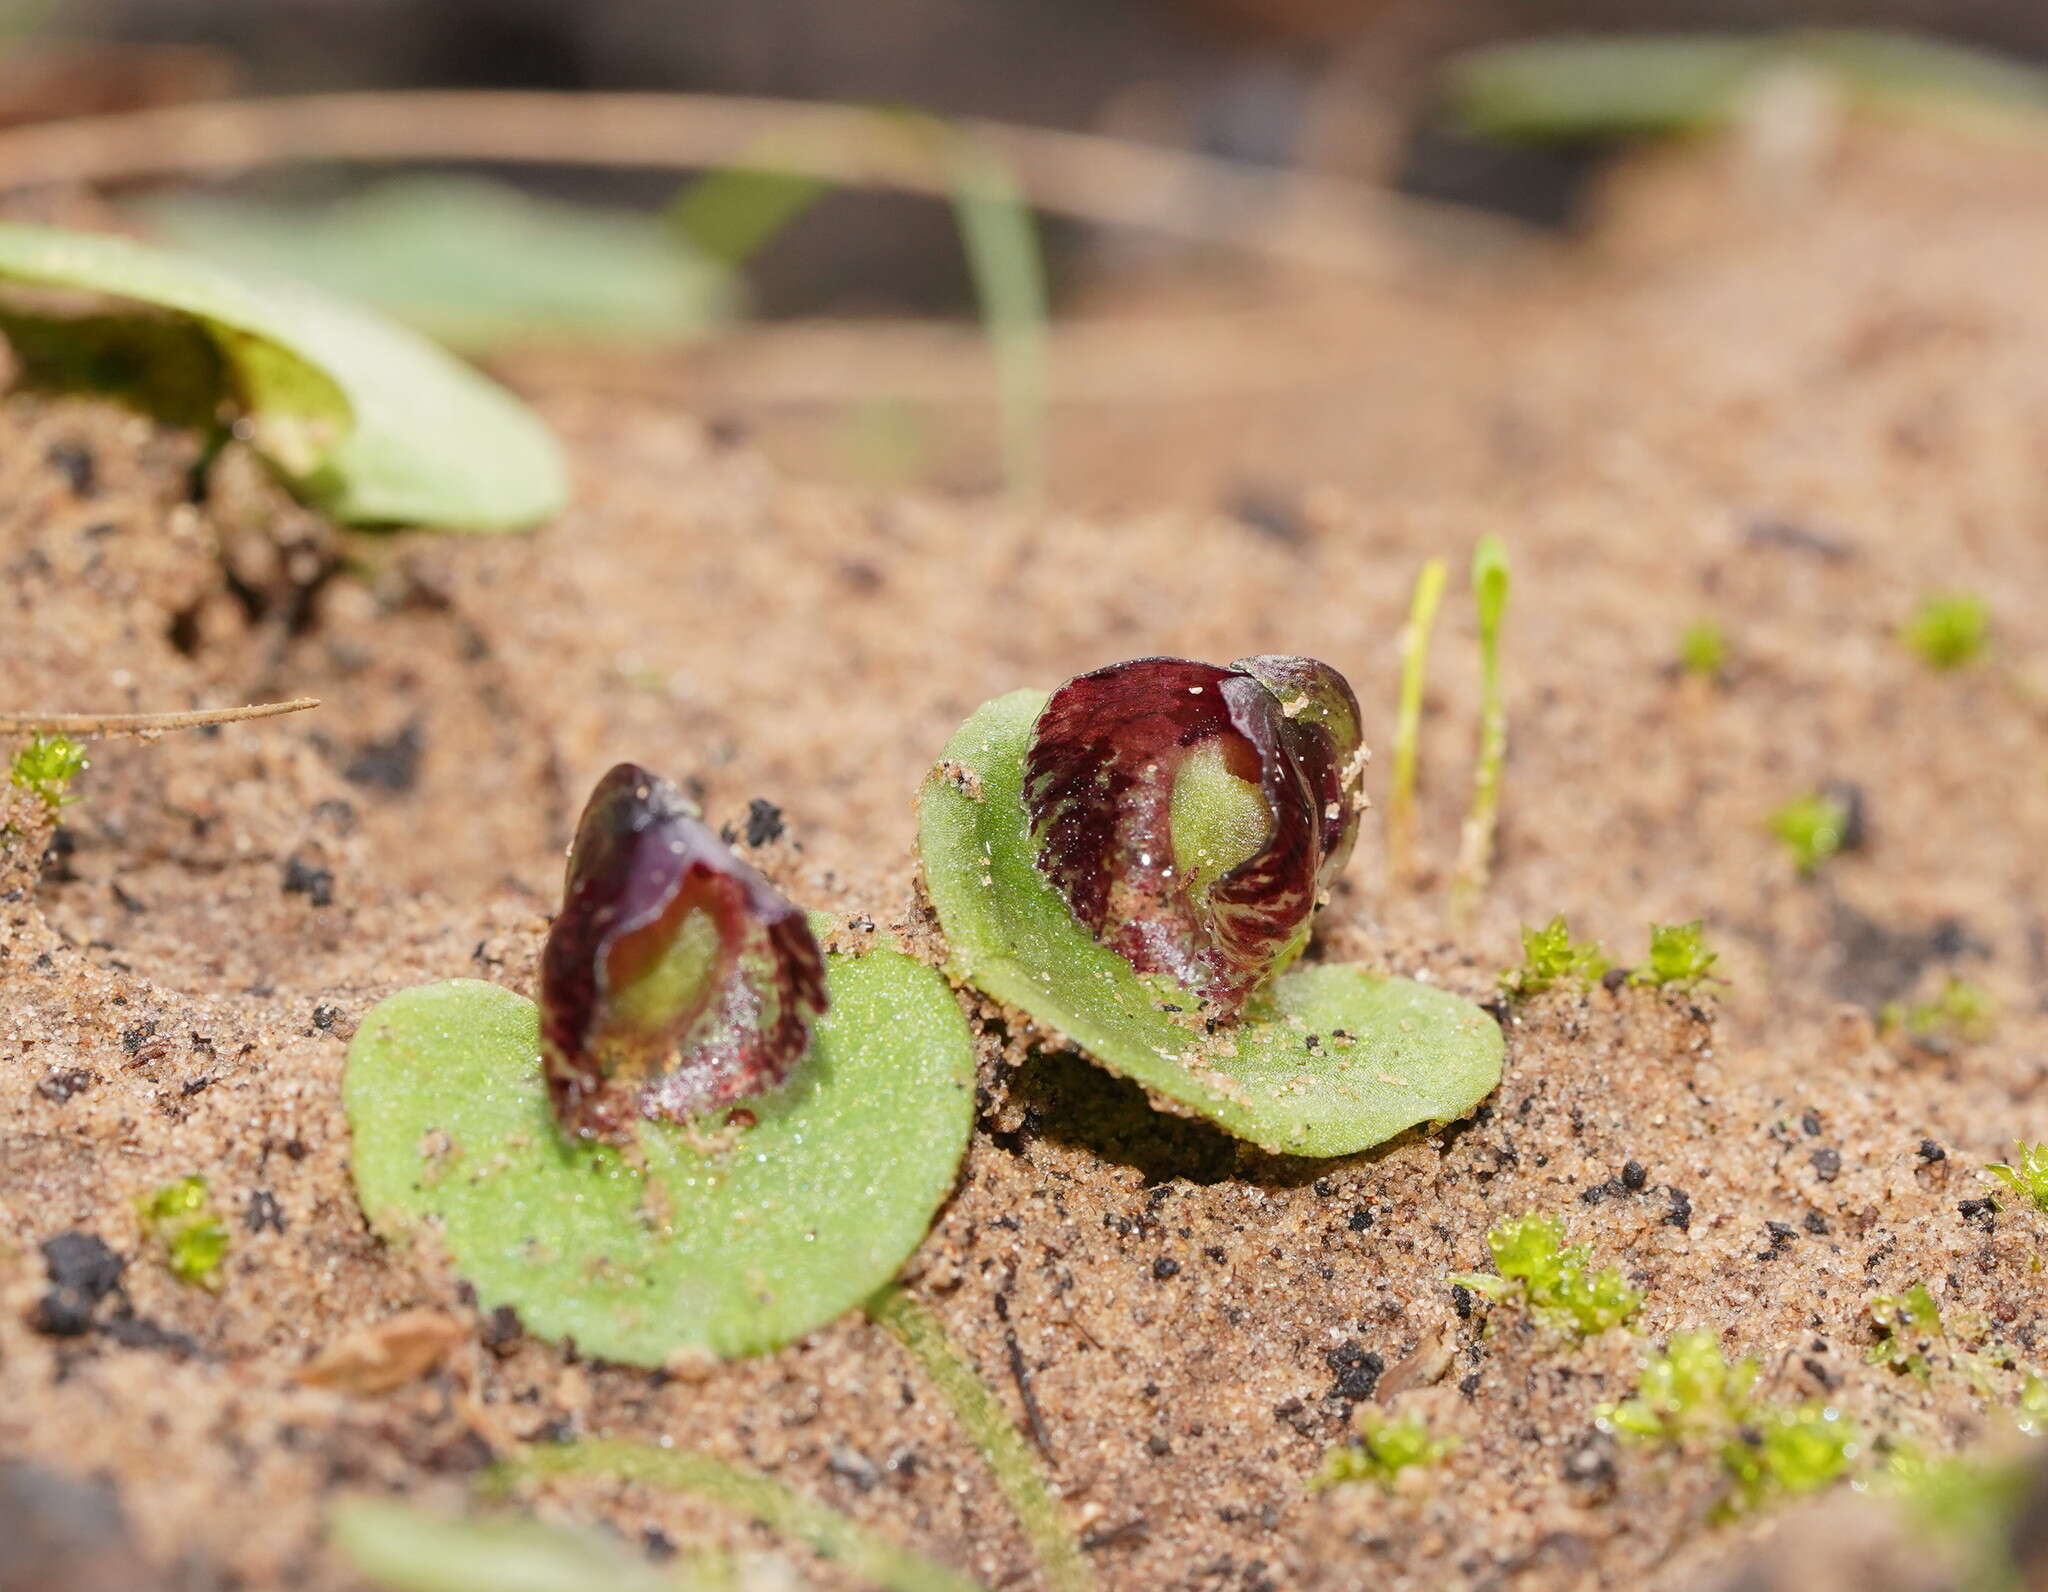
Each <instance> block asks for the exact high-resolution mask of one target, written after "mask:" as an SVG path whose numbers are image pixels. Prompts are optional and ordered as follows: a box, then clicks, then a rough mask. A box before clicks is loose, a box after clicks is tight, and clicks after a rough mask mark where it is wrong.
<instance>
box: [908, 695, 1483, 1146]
mask: <svg viewBox="0 0 2048 1592" xmlns="http://www.w3.org/2000/svg"><path fill="white" fill-rule="evenodd" d="M1046 700H1047V699H1046V696H1045V693H1043V692H1039V691H1016V692H1012V693H1011V694H1010V695H1008V696H1004V697H998V698H997V699H996V700H995V701H993V702H989V703H986V704H984V705H983V707H982V708H981V709H980V710H979V711H978V712H976V713H975V715H974V716H973V717H972V718H970V719H969V720H968V721H967V723H966V724H964V725H963V726H962V727H961V729H960V731H959V733H958V734H957V735H955V736H954V738H953V740H952V743H951V744H950V745H949V746H948V747H947V748H946V751H945V755H944V756H943V757H942V759H941V760H940V762H939V763H938V765H937V767H936V768H935V769H934V770H933V772H932V775H931V777H930V778H929V779H928V780H927V782H926V784H925V789H924V804H923V814H922V819H921V824H920V832H919V843H920V846H921V848H922V851H923V857H924V871H925V886H926V889H927V890H928V892H929V893H930V896H931V901H932V905H933V907H934V908H935V909H936V910H937V912H938V915H939V921H940V924H941V925H942V926H943V927H944V929H945V932H946V938H947V941H948V943H949V945H950V947H951V960H950V962H949V964H948V965H949V970H950V971H951V972H952V973H953V974H954V976H955V977H956V978H958V979H960V980H961V981H963V982H965V983H968V984H972V985H973V986H974V987H975V988H977V989H979V990H982V991H983V992H984V993H986V994H988V995H991V996H993V997H994V998H995V999H997V1000H999V1001H1001V1002H1003V1003H1004V1004H1005V1005H1008V1006H1012V1007H1015V1008H1017V1009H1018V1010H1020V1011H1022V1012H1024V1013H1026V1014H1027V1015H1029V1016H1030V1017H1031V1018H1032V1019H1033V1020H1034V1021H1036V1022H1037V1023H1039V1024H1040V1025H1041V1026H1042V1027H1045V1028H1049V1029H1052V1030H1054V1031H1056V1032H1058V1033H1059V1034H1061V1035H1064V1036H1065V1037H1066V1038H1067V1039H1068V1040H1069V1041H1071V1042H1072V1043H1073V1044H1074V1045H1076V1046H1078V1047H1079V1048H1080V1049H1082V1050H1084V1051H1085V1052H1087V1054H1088V1055H1089V1056H1091V1057H1092V1058H1093V1059H1094V1060H1095V1061H1097V1062H1098V1063H1100V1064H1101V1065H1102V1066H1104V1067H1107V1068H1108V1069H1109V1070H1110V1071H1112V1072H1115V1073H1118V1074H1121V1075H1122V1076H1124V1077H1126V1078H1129V1079H1131V1080H1132V1081H1133V1082H1135V1083H1137V1084H1139V1085H1141V1086H1142V1087H1143V1088H1144V1089H1145V1090H1146V1091H1147V1092H1148V1093H1149V1094H1150V1095H1152V1097H1153V1098H1154V1100H1155V1101H1157V1102H1160V1103H1162V1104H1164V1105H1165V1106H1167V1107H1168V1108H1169V1109H1174V1110H1180V1111H1186V1112H1193V1113H1195V1114H1198V1115H1200V1116H1204V1117H1207V1118H1209V1119H1210V1120H1211V1121H1213V1122H1215V1123H1216V1124H1218V1125H1219V1126H1220V1127H1223V1128H1225V1129H1227V1130H1228V1131H1229V1132H1231V1133H1233V1134H1235V1135H1237V1136H1238V1137H1239V1138H1241V1139H1247V1140H1250V1141H1251V1142H1252V1143H1254V1144H1257V1145H1259V1146H1260V1147H1261V1148H1262V1149H1266V1150H1269V1151H1272V1152H1275V1153H1280V1154H1290V1155H1307V1156H1332V1155H1348V1154H1351V1153H1352V1152H1354V1151H1357V1150H1363V1149H1366V1148H1368V1147H1369V1146H1371V1145H1375V1144H1380V1143H1383V1142H1384V1141H1385V1140H1387V1139H1390V1138H1392V1137H1393V1136H1394V1135H1396V1134H1397V1133H1400V1132H1402V1131H1403V1130H1405V1129H1407V1128H1411V1127H1414V1126H1415V1125H1417V1124H1418V1123H1425V1122H1443V1121H1449V1120H1451V1119H1453V1118H1456V1117H1461V1116H1464V1115H1465V1114H1466V1113H1468V1112H1469V1111H1471V1110H1472V1108H1473V1107H1474V1106H1476V1105H1477V1104H1478V1103H1479V1102H1480V1101H1481V1100H1483V1099H1484V1098H1485V1097H1486V1096H1487V1094H1488V1093H1490V1092H1491V1091H1492V1090H1493V1088H1494V1086H1495V1085H1496V1084H1498V1083H1499V1082H1500V1068H1501V1053H1502V1042H1501V1034H1500V1029H1499V1028H1498V1026H1496V1025H1495V1023H1494V1022H1493V1020H1492V1019H1491V1018H1489V1017H1488V1016H1487V1015H1486V1014H1485V1013H1484V1012H1482V1011H1481V1010H1479V1008H1478V1007H1476V1006H1474V1005H1473V1004H1472V1003H1471V1002H1469V1001H1466V1000H1462V999H1460V998H1458V997H1457V996H1454V995H1450V994H1447V993H1446V992H1445V991H1443V990H1439V989H1432V988H1430V987H1429V986H1428V985H1425V984H1418V983H1415V982H1413V981H1411V980H1408V979H1399V978H1388V977H1383V976H1381V975H1379V974H1375V973H1372V972H1369V971H1367V970H1365V969H1363V968H1358V967H1351V966H1344V965H1337V964H1330V963H1315V964H1311V965H1306V966H1297V967H1296V968H1294V969H1293V970H1292V971H1290V972H1287V973H1283V974H1282V975H1281V976H1280V977H1279V978H1278V979H1276V980H1274V981H1273V983H1272V984H1271V985H1269V986H1268V987H1267V988H1266V989H1265V990H1263V991H1262V992H1260V993H1259V994H1257V995H1255V996H1254V997H1253V999H1252V1001H1251V1003H1250V1004H1249V1005H1248V1006H1247V1007H1246V1009H1245V1014H1244V1017H1243V1019H1242V1020H1241V1021H1239V1022H1237V1023H1234V1024H1229V1025H1225V1026H1223V1027H1221V1028H1219V1030H1218V1031H1217V1032H1216V1033H1215V1034H1213V1035H1211V1034H1205V1033H1204V1032H1203V1029H1202V1027H1201V1026H1200V1024H1199V1022H1198V1021H1197V1018H1196V1013H1197V1011H1198V1007H1199V1002H1197V1001H1196V1000H1195V999H1194V998H1192V997H1191V996H1190V995H1189V994H1188V992H1187V991H1186V990H1183V989H1182V988H1180V986H1178V985H1177V984H1175V983H1174V982H1172V980H1170V979H1168V978H1165V977H1163V976H1160V975H1150V976H1141V975H1140V974H1138V973H1136V972H1134V971H1133V970H1132V968H1131V965H1130V964H1129V963H1128V962H1126V961H1125V960H1124V959H1123V958H1122V957H1121V956H1119V955H1118V954H1117V953H1116V952H1115V951H1112V950H1110V949H1108V948H1107V947H1105V946H1102V945H1099V944H1097V943H1096V941H1095V940H1094V939H1093V938H1092V937H1091V936H1090V935H1089V934H1088V932H1087V930H1085V929H1084V928H1083V927H1082V926H1081V924H1080V923H1079V922H1078V921H1077V920H1076V919H1075V917H1074V914H1073V913H1072V911H1071V910H1069V908H1068V906H1067V904H1066V902H1065V901H1064V900H1062V899H1061V897H1060V896H1059V895H1058V894H1057V893H1055V891H1054V890H1053V888H1052V886H1051V885H1050V884H1049V883H1048V882H1047V880H1046V878H1045V876H1044V875H1043V874H1042V873H1041V872H1040V871H1039V868H1038V865H1037V862H1036V850H1037V847H1036V845H1035V843H1034V841H1033V839H1032V836H1031V833H1030V829H1029V825H1028V822H1027V819H1026V816H1025V811H1024V805H1023V792H1022V782H1023V768H1024V760H1025V754H1026V752H1027V750H1028V748H1029V746H1030V744H1031V739H1032V732H1033V727H1034V726H1035V725H1036V723H1037V720H1038V716H1039V713H1040V712H1041V710H1042V709H1043V708H1044V706H1045V703H1046Z"/></svg>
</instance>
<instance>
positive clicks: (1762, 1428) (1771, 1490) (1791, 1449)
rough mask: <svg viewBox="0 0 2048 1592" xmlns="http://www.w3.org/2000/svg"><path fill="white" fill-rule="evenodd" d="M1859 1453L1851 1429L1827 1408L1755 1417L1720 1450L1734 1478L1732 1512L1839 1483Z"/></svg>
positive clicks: (1810, 1407)
mask: <svg viewBox="0 0 2048 1592" xmlns="http://www.w3.org/2000/svg"><path fill="white" fill-rule="evenodd" d="M1860 1450H1861V1444H1860V1442H1859V1440H1858V1438H1857V1433H1856V1428H1855V1426H1854V1425H1853V1424H1852V1423H1851V1422H1850V1421H1848V1420H1847V1419H1846V1418H1844V1416H1843V1415H1842V1413H1841V1412H1840V1411H1839V1410H1837V1409H1834V1408H1833V1407H1831V1406H1828V1405H1822V1404H1801V1405H1798V1406H1797V1407H1795V1408H1793V1409H1777V1410H1764V1411H1761V1412H1759V1413H1757V1414H1756V1415H1755V1416H1754V1417H1753V1418H1752V1419H1751V1420H1750V1421H1748V1422H1747V1423H1745V1424H1744V1426H1743V1427H1742V1429H1741V1430H1740V1431H1738V1432H1737V1433H1736V1434H1735V1436H1734V1437H1733V1438H1732V1439H1730V1440H1729V1441H1728V1442H1727V1443H1726V1444H1724V1445H1723V1446H1722V1449H1721V1464H1722V1466H1723V1468H1725V1469H1726V1470H1727V1472H1728V1474H1729V1475H1730V1476H1732V1477H1734V1479H1735V1485H1736V1488H1737V1489H1738V1499H1737V1500H1736V1506H1737V1508H1739V1509H1741V1510H1754V1509H1757V1508H1760V1507H1761V1506H1762V1505H1764V1504H1766V1503H1769V1502H1771V1501H1772V1500H1774V1499H1776V1498H1779V1497H1789V1496H1796V1495H1798V1494H1800V1493H1810V1492H1818V1491H1819V1490H1820V1489H1821V1488H1823V1487H1826V1486H1828V1485H1829V1484H1830V1483H1832V1482H1834V1481H1836V1480H1838V1479H1840V1477H1841V1476H1842V1475H1843V1474H1844V1473H1845V1472H1846V1471H1847V1470H1848V1468H1849V1465H1850V1462H1851V1461H1852V1460H1854V1459H1855V1458H1856V1456H1857V1454H1858V1453H1859V1452H1860Z"/></svg>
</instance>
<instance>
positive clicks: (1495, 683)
mask: <svg viewBox="0 0 2048 1592" xmlns="http://www.w3.org/2000/svg"><path fill="white" fill-rule="evenodd" d="M1472 602H1473V606H1474V608H1475V609H1476V610H1477V613H1478V616H1479V676H1480V688H1479V689H1480V698H1479V764H1478V769H1477V772H1476V773H1475V775H1474V777H1473V781H1472V810H1471V812H1470V813H1468V814H1467V815H1466V818H1465V829H1464V834H1463V837H1462V840H1461V843H1460V845H1459V848H1458V872H1457V877H1456V878H1455V879H1454V880H1453V882H1452V886H1451V897H1452V902H1453V904H1454V905H1456V906H1459V907H1460V908H1461V909H1469V908H1470V906H1471V904H1472V903H1473V902H1474V901H1475V900H1476V899H1477V898H1478V896H1479V893H1480V892H1481V891H1482V890H1484V889H1485V888H1486V881H1487V878H1488V876H1489V875H1490V874H1491V873H1492V871H1493V837H1494V830H1495V828H1496V826H1497V825H1498V823H1499V820H1500V782H1501V773H1502V770H1503V769H1504V768H1505V766H1506V764H1507V757H1508V712H1507V702H1506V699H1505V697H1504V695H1503V693H1502V690H1501V673H1500V633H1501V623H1502V621H1503V619H1504V618H1505V617H1506V615H1507V607H1508V550H1507V547H1506V545H1505V544H1504V543H1503V542H1502V541H1501V539H1500V538H1499V537H1498V536H1482V537H1481V538H1480V539H1479V546H1478V547H1477V548H1476V549H1474V551H1473V554H1472Z"/></svg>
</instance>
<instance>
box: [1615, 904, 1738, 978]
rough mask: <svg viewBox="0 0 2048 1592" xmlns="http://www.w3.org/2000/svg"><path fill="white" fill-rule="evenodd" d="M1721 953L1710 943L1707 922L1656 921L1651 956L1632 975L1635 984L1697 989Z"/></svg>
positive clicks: (1653, 925) (1652, 935) (1651, 929)
mask: <svg viewBox="0 0 2048 1592" xmlns="http://www.w3.org/2000/svg"><path fill="white" fill-rule="evenodd" d="M1720 955H1721V953H1720V952H1718V951H1716V950H1713V949H1712V948H1711V947H1709V946H1708V944H1707V936H1706V925H1705V924H1704V923H1702V922H1700V921H1699V920H1698V919H1695V920H1694V921H1692V922H1691V923H1653V924H1651V925H1650V957H1649V960H1648V961H1647V962H1645V963H1644V964H1643V965H1642V966H1641V967H1639V968H1637V969H1636V970H1635V972H1634V973H1633V974H1631V975H1630V977H1629V982H1630V983H1631V984H1650V985H1657V986H1663V985H1670V986H1672V987H1673V988H1676V989H1696V988H1697V987H1698V986H1699V985H1700V984H1701V983H1703V982H1705V980H1706V978H1707V976H1708V973H1709V971H1710V970H1711V969H1712V968H1713V965H1714V963H1715V962H1717V961H1719V960H1720Z"/></svg>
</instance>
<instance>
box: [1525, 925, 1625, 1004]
mask: <svg viewBox="0 0 2048 1592" xmlns="http://www.w3.org/2000/svg"><path fill="white" fill-rule="evenodd" d="M1607 968H1608V961H1607V953H1606V951H1604V950H1603V949H1602V948H1601V946H1600V944H1599V942H1598V941H1597V940H1586V941H1583V942H1581V941H1577V940H1574V939H1573V938H1572V931H1571V929H1570V927H1569V926H1568V925H1567V924H1566V923H1565V920H1564V918H1563V917H1562V915H1560V916H1558V917H1554V918H1552V919H1551V920H1550V921H1549V922H1548V923H1546V924H1544V925H1543V927H1542V928H1540V929H1532V928H1530V927H1528V925H1526V924H1524V925H1523V927H1522V965H1521V966H1520V967H1511V968H1509V969H1508V970H1507V971H1506V972H1505V973H1503V974H1501V976H1500V987H1501V989H1502V990H1504V991H1505V992H1506V993H1507V994H1509V995H1512V996H1518V997H1519V996H1526V995H1541V994H1542V993H1543V992H1544V991H1545V990H1547V989H1551V988H1553V987H1555V986H1556V985H1558V984H1562V983H1565V982H1568V981H1570V982H1577V983H1583V984H1590V983H1592V982H1593V981H1594V980H1595V979H1597V978H1599V977H1600V975H1601V974H1602V973H1605V972H1606V971H1607Z"/></svg>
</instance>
